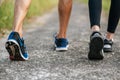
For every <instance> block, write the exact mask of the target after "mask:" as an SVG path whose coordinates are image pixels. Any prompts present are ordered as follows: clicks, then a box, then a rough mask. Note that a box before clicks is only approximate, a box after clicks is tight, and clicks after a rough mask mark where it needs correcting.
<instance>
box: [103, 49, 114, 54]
mask: <svg viewBox="0 0 120 80" xmlns="http://www.w3.org/2000/svg"><path fill="white" fill-rule="evenodd" d="M103 51H104V52H106V53H107V52H113V50H111V49H107V48H103Z"/></svg>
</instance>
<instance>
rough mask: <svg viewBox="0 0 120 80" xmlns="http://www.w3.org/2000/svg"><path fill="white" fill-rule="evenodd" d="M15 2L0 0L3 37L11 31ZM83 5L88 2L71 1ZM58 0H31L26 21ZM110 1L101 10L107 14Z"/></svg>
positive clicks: (81, 0)
mask: <svg viewBox="0 0 120 80" xmlns="http://www.w3.org/2000/svg"><path fill="white" fill-rule="evenodd" d="M14 1H15V0H0V34H2V35H4V34H5V32H6V30H10V29H12V23H13V12H14ZM73 1H77V2H81V3H84V4H85V5H86V6H87V3H88V0H73ZM57 4H58V0H32V4H31V6H30V9H29V12H28V14H27V17H26V21H27V20H28V19H30V18H31V17H34V16H38V15H42V14H44V13H45V12H48V11H49V10H51V9H52V8H53V7H56V6H57ZM109 5H110V0H103V9H104V10H105V12H108V10H109Z"/></svg>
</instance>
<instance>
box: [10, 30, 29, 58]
mask: <svg viewBox="0 0 120 80" xmlns="http://www.w3.org/2000/svg"><path fill="white" fill-rule="evenodd" d="M8 40H15V41H16V42H17V43H18V44H19V47H20V49H21V52H22V54H23V56H24V57H25V58H27V57H28V54H27V50H26V45H25V44H24V39H23V38H20V36H19V34H18V33H17V32H11V33H10V35H9V37H8Z"/></svg>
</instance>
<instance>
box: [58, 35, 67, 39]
mask: <svg viewBox="0 0 120 80" xmlns="http://www.w3.org/2000/svg"><path fill="white" fill-rule="evenodd" d="M57 38H66V35H63V34H58V35H57Z"/></svg>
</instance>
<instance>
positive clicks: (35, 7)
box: [0, 0, 57, 32]
mask: <svg viewBox="0 0 120 80" xmlns="http://www.w3.org/2000/svg"><path fill="white" fill-rule="evenodd" d="M14 1H15V0H3V2H2V3H1V4H0V32H1V31H3V30H2V29H11V28H12V23H13V15H14ZM56 4H57V0H32V4H31V6H30V9H29V12H28V14H27V19H29V18H31V17H33V16H37V15H41V14H43V13H44V12H46V11H48V10H50V9H51V8H52V7H54V6H55V5H56Z"/></svg>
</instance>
